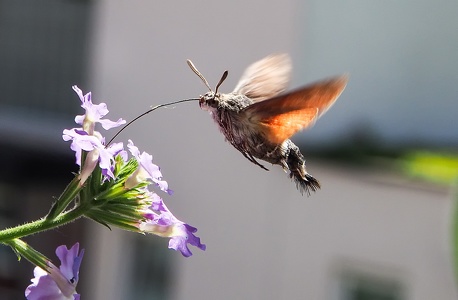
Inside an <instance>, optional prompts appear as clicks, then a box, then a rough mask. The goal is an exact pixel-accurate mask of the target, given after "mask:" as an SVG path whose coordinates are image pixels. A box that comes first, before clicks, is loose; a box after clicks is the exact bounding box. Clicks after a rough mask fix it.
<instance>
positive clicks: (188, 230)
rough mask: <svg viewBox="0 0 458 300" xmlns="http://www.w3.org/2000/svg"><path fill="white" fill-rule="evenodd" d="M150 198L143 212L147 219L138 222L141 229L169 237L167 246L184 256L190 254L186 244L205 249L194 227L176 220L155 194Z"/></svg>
mask: <svg viewBox="0 0 458 300" xmlns="http://www.w3.org/2000/svg"><path fill="white" fill-rule="evenodd" d="M151 198H152V200H153V201H152V204H151V207H150V210H149V211H148V212H146V213H145V217H146V218H147V219H148V220H147V221H146V222H142V223H141V224H139V229H140V230H141V231H143V232H147V233H152V234H155V235H158V236H161V237H170V241H169V248H170V249H174V250H177V251H180V252H181V254H182V255H183V256H185V257H189V256H191V255H192V252H191V251H190V250H189V248H188V244H190V245H193V246H195V247H197V248H199V249H201V250H205V249H206V246H205V245H204V244H202V243H201V242H200V238H198V237H197V236H195V235H194V233H195V232H196V231H197V229H196V228H195V227H192V226H190V225H188V224H186V223H184V222H182V221H180V220H178V219H177V218H176V217H175V216H174V215H173V214H172V213H171V212H170V210H169V209H168V208H167V206H166V205H165V204H164V202H163V201H162V199H161V198H160V197H159V196H158V195H157V194H152V195H151Z"/></svg>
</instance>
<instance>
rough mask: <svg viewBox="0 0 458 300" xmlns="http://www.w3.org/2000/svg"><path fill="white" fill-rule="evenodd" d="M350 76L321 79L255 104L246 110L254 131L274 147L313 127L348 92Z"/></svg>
mask: <svg viewBox="0 0 458 300" xmlns="http://www.w3.org/2000/svg"><path fill="white" fill-rule="evenodd" d="M347 81H348V77H347V76H339V77H334V78H330V79H326V80H322V81H319V82H316V83H313V84H310V85H307V86H305V87H303V88H300V89H298V90H295V91H293V92H290V93H287V94H285V95H280V96H276V97H274V98H271V99H268V100H265V101H261V102H256V103H254V104H252V105H250V106H248V107H247V108H245V109H244V110H243V112H244V113H245V114H246V115H247V118H248V120H249V121H250V124H251V126H253V127H255V130H259V131H261V132H262V133H263V134H264V135H265V137H266V138H267V139H268V140H269V141H271V142H272V143H275V144H280V143H282V142H283V141H285V140H286V139H288V138H290V137H291V136H292V135H294V134H295V133H296V132H298V131H300V130H302V129H305V128H307V127H310V126H313V124H314V123H315V121H316V120H317V119H318V118H319V117H320V116H322V115H323V114H324V113H325V112H326V111H327V110H328V109H329V108H330V107H331V106H332V105H333V104H334V102H335V101H336V100H337V98H338V97H339V96H340V94H341V93H342V92H343V90H344V89H345V86H346V84H347Z"/></svg>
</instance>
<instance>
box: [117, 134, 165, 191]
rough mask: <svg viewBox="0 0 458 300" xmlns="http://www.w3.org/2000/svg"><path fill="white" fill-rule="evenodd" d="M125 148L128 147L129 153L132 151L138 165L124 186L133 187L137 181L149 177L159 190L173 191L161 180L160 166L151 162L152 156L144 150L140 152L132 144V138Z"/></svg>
mask: <svg viewBox="0 0 458 300" xmlns="http://www.w3.org/2000/svg"><path fill="white" fill-rule="evenodd" d="M127 148H129V151H130V153H132V155H133V156H134V157H135V159H136V160H137V161H138V164H139V167H138V169H137V170H136V171H135V172H134V174H132V176H131V177H130V178H129V179H128V180H127V181H126V187H128V188H129V187H133V186H135V185H136V183H138V182H141V181H144V180H146V179H150V180H151V181H152V182H154V183H155V184H156V185H157V186H158V187H159V188H160V189H161V190H163V191H164V192H166V193H168V194H172V193H173V191H172V190H169V186H168V184H167V181H165V180H162V173H161V170H160V168H159V167H158V166H157V165H155V164H153V156H152V155H150V154H148V153H146V152H142V153H141V154H140V151H139V150H138V148H137V147H136V146H135V145H134V143H133V142H132V140H129V142H128V144H127Z"/></svg>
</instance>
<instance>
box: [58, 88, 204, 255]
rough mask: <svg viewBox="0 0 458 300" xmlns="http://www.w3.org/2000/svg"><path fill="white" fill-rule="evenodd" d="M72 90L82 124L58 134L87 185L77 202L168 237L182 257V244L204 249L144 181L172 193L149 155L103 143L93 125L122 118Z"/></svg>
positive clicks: (123, 224) (92, 214)
mask: <svg viewBox="0 0 458 300" xmlns="http://www.w3.org/2000/svg"><path fill="white" fill-rule="evenodd" d="M73 90H74V91H75V92H76V93H77V94H78V96H79V98H80V100H81V103H82V104H81V107H83V108H84V110H85V111H86V113H85V114H84V115H81V116H77V117H76V118H75V122H76V123H77V124H79V125H81V126H82V127H80V128H72V129H66V130H64V131H63V139H64V140H65V141H71V146H70V147H71V149H72V150H73V151H75V155H76V163H77V164H78V165H79V166H80V172H79V175H78V179H79V183H78V186H79V188H83V186H86V187H87V188H88V189H89V190H90V192H86V193H80V195H79V201H80V205H83V204H84V205H86V206H87V207H90V208H91V209H89V210H88V211H87V212H85V214H84V215H85V216H86V217H88V218H91V219H93V220H95V221H97V222H99V223H101V224H104V225H106V226H111V225H114V226H117V227H120V228H123V229H126V230H131V231H135V232H139V233H151V234H155V235H158V236H161V237H168V238H170V242H169V248H171V249H175V250H177V251H180V252H181V253H182V254H183V256H185V257H189V256H191V255H192V253H191V251H190V250H189V248H188V244H190V245H193V246H196V247H198V248H200V249H202V250H205V245H204V244H202V243H201V242H200V239H199V238H198V237H196V236H195V235H194V233H195V232H196V231H197V229H196V228H194V227H192V226H190V225H188V224H186V223H184V222H182V221H180V220H179V219H177V218H176V217H175V216H174V215H173V214H172V213H171V212H170V210H169V209H168V208H167V206H166V205H165V204H164V202H163V200H162V199H161V197H160V196H159V195H158V194H156V193H154V192H151V191H149V190H148V185H150V184H153V185H155V186H157V187H158V188H159V189H160V190H161V191H163V192H166V193H167V194H172V191H171V190H170V189H169V187H168V184H167V182H166V181H165V180H163V178H162V173H161V170H160V168H159V167H158V166H157V165H155V164H154V163H153V161H152V156H151V155H150V154H148V153H146V152H142V153H140V150H139V149H138V148H137V147H136V146H135V145H134V143H133V142H132V141H131V140H129V141H128V145H127V148H128V150H129V152H130V154H131V156H132V157H131V158H129V155H128V151H126V150H125V149H124V146H123V143H113V144H110V145H108V146H107V145H105V139H104V138H103V136H102V134H101V133H100V132H98V131H96V130H95V125H96V123H99V124H101V125H102V127H103V128H104V129H106V130H107V129H111V128H115V127H118V126H120V125H122V124H124V123H125V121H124V120H123V119H119V120H118V121H110V120H108V119H103V118H104V117H105V115H106V114H107V113H108V109H107V106H106V104H105V103H101V104H93V103H92V100H91V93H87V94H86V95H83V92H82V91H81V90H80V89H79V88H78V87H77V86H73Z"/></svg>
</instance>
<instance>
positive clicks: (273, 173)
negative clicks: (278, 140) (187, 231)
mask: <svg viewBox="0 0 458 300" xmlns="http://www.w3.org/2000/svg"><path fill="white" fill-rule="evenodd" d="M457 13H458V2H457V1H454V0H444V1H440V4H439V3H438V2H433V1H425V0H416V1H411V0H406V1H367V0H364V1H363V0H351V1H337V0H306V1H301V0H285V1H261V0H252V1H246V0H243V1H242V0H234V1H225V2H222V1H208V0H191V1H146V0H135V1H119V0H110V1H108V0H99V1H95V0H93V1H89V0H85V1H83V0H81V1H77V0H42V1H28V0H0V165H1V168H0V225H1V227H2V228H3V227H7V226H12V225H15V224H18V223H21V222H24V221H27V220H34V219H37V218H39V217H42V216H44V215H45V214H46V213H47V211H48V209H49V207H50V205H51V203H52V201H53V197H56V196H58V195H59V193H60V192H61V191H62V190H63V189H64V187H65V185H66V183H68V182H69V180H70V179H71V178H72V176H73V175H72V172H76V171H77V168H76V166H75V164H74V155H73V152H72V151H71V150H70V149H69V144H68V143H65V142H63V141H62V138H61V135H62V130H63V129H64V128H72V127H74V126H75V125H74V116H75V115H76V114H82V109H81V108H80V107H79V104H80V102H79V99H78V98H77V96H76V95H75V94H74V92H73V90H72V89H71V86H72V85H74V84H77V85H78V86H79V87H80V88H81V89H82V90H83V91H85V92H88V91H92V93H93V101H94V102H95V103H100V102H106V103H107V105H108V108H109V109H110V114H109V115H108V116H107V117H108V118H110V119H114V120H115V119H118V118H119V117H122V118H124V119H127V120H131V119H133V118H134V117H135V116H137V115H139V114H140V113H142V112H144V111H146V110H147V109H148V108H149V107H150V106H151V105H157V104H161V103H166V102H170V101H176V100H180V99H186V98H194V97H197V96H198V95H200V94H204V93H205V92H206V91H207V90H206V88H205V86H204V85H203V84H202V83H201V82H200V80H199V78H197V77H196V76H195V74H193V73H192V72H191V70H189V68H188V66H187V64H186V59H188V58H189V59H192V61H193V62H194V64H195V65H196V66H197V68H199V70H200V71H201V72H202V73H203V74H204V76H205V77H206V78H207V80H208V81H209V82H210V85H211V86H214V85H215V84H216V83H217V81H218V80H219V78H220V76H221V74H222V72H223V71H224V70H226V69H227V70H229V77H228V79H227V80H226V81H225V82H224V84H223V85H222V87H221V88H220V91H222V92H230V91H232V89H233V88H234V86H235V84H236V83H237V81H238V79H239V78H240V76H241V74H242V72H243V70H244V69H245V68H246V67H247V66H248V65H249V64H251V63H252V62H254V61H256V60H258V59H261V58H263V57H264V56H266V55H268V54H271V53H278V52H287V53H289V54H290V55H291V57H292V60H293V66H294V71H293V76H292V83H291V88H294V87H298V86H300V85H303V84H306V83H309V82H312V81H315V80H318V79H322V78H325V77H328V76H332V75H336V74H342V73H349V74H350V81H349V84H348V86H347V88H346V90H345V91H344V93H343V94H342V95H341V97H340V98H339V100H338V101H337V102H336V104H335V105H334V106H333V108H332V109H331V110H330V111H329V112H328V113H327V114H326V115H325V116H324V117H322V118H321V119H320V120H319V121H318V122H317V124H316V125H315V127H314V128H312V129H310V130H308V131H305V132H301V133H299V134H297V135H296V136H295V137H294V138H293V140H294V141H295V142H296V143H297V144H298V145H300V147H301V150H302V152H303V154H304V155H305V156H306V158H307V167H308V171H309V172H310V173H311V174H313V175H314V176H315V177H316V178H318V179H319V180H320V182H321V184H322V190H320V191H318V192H317V193H315V194H313V195H311V197H305V196H301V195H300V193H299V192H298V191H297V190H296V189H295V186H294V184H293V183H291V182H290V180H289V179H288V178H287V176H286V174H284V172H283V171H282V170H281V168H279V167H278V166H272V167H270V166H268V167H269V169H270V171H269V172H265V171H264V170H262V169H260V168H258V167H256V166H255V165H253V164H251V163H250V162H248V161H247V160H246V159H245V158H244V157H243V156H242V155H241V154H240V153H239V152H237V151H236V150H235V149H234V148H233V147H232V146H231V145H230V144H228V143H227V142H225V141H224V138H223V136H222V135H221V134H220V133H219V131H218V129H217V127H216V125H215V124H213V121H212V120H211V118H210V116H209V115H208V114H207V113H206V112H204V111H201V110H200V109H199V107H198V105H197V104H196V103H184V104H180V105H176V106H175V107H174V108H173V109H172V108H169V109H162V110H159V111H156V112H153V113H152V114H150V115H148V116H147V117H144V118H143V119H140V120H139V121H137V122H136V123H134V124H133V125H132V126H131V127H129V128H128V129H127V130H125V131H124V132H123V133H122V134H121V135H120V136H119V137H118V141H124V142H126V141H127V139H132V140H133V141H134V142H135V144H136V145H137V146H139V147H140V149H142V150H144V151H147V152H149V153H152V154H153V156H154V162H155V163H156V164H158V165H159V166H161V168H162V172H163V175H164V178H165V179H166V180H167V181H168V182H169V185H170V186H171V188H172V189H173V190H174V191H175V193H174V195H173V196H167V195H165V196H164V200H165V201H166V202H167V205H168V206H169V208H170V209H171V210H172V211H173V212H174V213H175V215H176V216H177V217H178V218H179V219H181V220H184V221H185V222H187V223H189V224H191V225H193V226H195V227H197V228H198V229H199V231H198V236H200V237H201V238H202V241H203V242H204V243H205V244H207V251H205V252H202V251H200V250H198V249H195V248H194V249H191V250H192V251H193V252H194V255H193V256H192V257H191V258H188V259H186V258H183V257H181V255H180V254H179V253H177V252H175V251H171V250H168V249H167V243H168V241H167V240H166V239H160V238H157V237H154V236H140V235H135V234H133V233H126V232H120V231H119V230H113V231H109V230H108V229H106V228H104V227H102V226H98V225H97V224H94V223H92V222H88V221H85V220H80V221H78V222H75V223H74V224H71V225H69V226H66V227H63V228H61V229H59V230H56V231H53V232H49V233H45V234H39V235H36V236H33V237H31V238H29V239H26V241H27V242H30V243H31V245H32V246H35V247H36V248H37V250H39V251H42V252H43V253H45V254H46V255H47V256H48V257H52V258H53V259H56V257H55V256H54V254H53V252H54V249H55V248H56V247H57V246H58V245H61V244H66V245H67V246H71V245H72V244H73V243H75V242H76V241H80V243H81V246H82V248H85V249H86V254H85V257H84V260H83V264H82V267H81V275H80V276H81V279H80V283H79V285H78V291H79V292H80V293H81V294H82V298H83V299H115V300H116V299H202V298H204V299H329V300H366V299H371V300H372V299H373V300H408V299H425V300H426V299H445V300H447V299H457V297H458V293H457V290H456V285H455V279H454V276H453V268H452V258H451V247H450V244H451V239H450V223H451V222H450V220H451V215H452V212H451V207H452V196H451V191H450V187H449V185H447V184H443V183H431V182H430V181H425V180H423V179H419V178H414V177H412V176H411V175H412V172H410V173H409V172H405V170H406V168H403V166H405V164H404V162H405V157H412V156H409V155H410V154H411V153H416V151H419V150H421V151H428V153H430V152H434V153H436V152H439V153H448V154H450V153H452V154H453V153H456V152H455V151H456V146H457V144H458V143H457V141H458V130H457V124H458V123H457V112H458V101H457V99H458V72H457V70H458V35H457V32H458V22H457V20H456V15H457ZM113 134H114V132H109V133H108V134H106V136H108V137H109V136H110V135H111V136H112V135H113ZM436 162H437V160H429V159H426V160H425V161H424V163H423V164H422V165H421V168H419V170H417V171H418V172H420V173H421V172H422V171H423V173H425V172H426V173H428V174H429V177H431V175H435V174H438V175H437V176H439V177H440V174H442V173H441V172H439V173H433V172H432V171H431V170H433V169H434V167H435V166H436V165H435V163H436ZM448 164H449V161H445V163H443V164H442V167H444V166H445V168H447V167H453V166H449V165H448ZM266 166H267V165H266ZM434 170H436V169H434ZM418 172H417V173H418ZM432 177H435V176H432ZM439 181H441V180H439ZM0 256H1V259H0V298H1V299H21V298H23V292H24V290H25V288H26V286H27V285H28V284H29V280H30V278H31V277H32V274H33V273H32V270H33V267H32V265H30V264H29V263H28V262H26V261H25V260H22V261H21V262H19V263H18V262H17V260H16V257H15V255H14V254H13V253H12V251H11V250H10V249H9V248H7V247H2V248H0Z"/></svg>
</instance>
